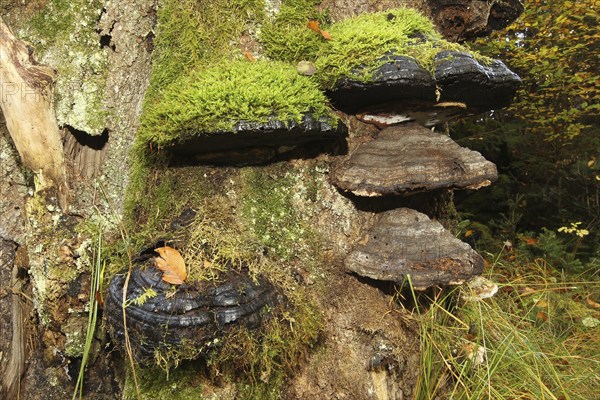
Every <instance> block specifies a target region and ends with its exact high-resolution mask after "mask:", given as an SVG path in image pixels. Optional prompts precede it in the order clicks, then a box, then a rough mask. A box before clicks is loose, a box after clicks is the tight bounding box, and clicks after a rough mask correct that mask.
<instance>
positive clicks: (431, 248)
mask: <svg viewBox="0 0 600 400" xmlns="http://www.w3.org/2000/svg"><path fill="white" fill-rule="evenodd" d="M376 218H377V220H376V222H375V223H374V225H373V226H372V227H371V229H369V230H367V231H366V232H365V233H364V235H363V237H362V239H360V240H359V241H358V243H357V244H356V245H355V247H354V249H353V250H352V251H351V252H350V254H349V255H348V256H347V257H346V259H345V260H344V264H345V267H346V269H347V270H348V271H351V272H354V273H356V274H358V275H360V276H364V277H367V278H371V279H376V280H383V281H392V282H398V283H401V282H403V281H405V279H406V278H407V277H408V276H409V275H410V281H411V283H412V285H413V287H414V288H415V289H417V290H422V289H426V288H428V287H431V286H435V285H456V284H460V283H463V282H464V281H465V280H467V279H469V278H471V277H472V276H474V275H479V274H481V272H483V259H482V258H481V256H480V255H479V254H477V253H476V252H475V251H474V250H473V249H471V247H470V246H469V245H468V244H466V243H463V242H461V241H460V240H458V239H456V238H455V237H454V236H453V235H452V234H451V233H450V232H448V231H447V230H446V229H444V227H443V226H442V225H441V224H440V223H439V222H436V221H432V220H430V219H429V218H428V217H427V216H426V215H425V214H421V213H419V212H417V211H415V210H411V209H408V208H398V209H395V210H391V211H387V212H384V213H381V214H379V215H377V216H376Z"/></svg>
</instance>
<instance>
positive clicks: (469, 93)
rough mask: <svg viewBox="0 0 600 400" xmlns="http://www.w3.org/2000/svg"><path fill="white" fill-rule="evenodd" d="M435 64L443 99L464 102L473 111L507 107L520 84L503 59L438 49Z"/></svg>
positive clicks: (437, 81) (436, 77) (437, 80)
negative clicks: (485, 58) (477, 58)
mask: <svg viewBox="0 0 600 400" xmlns="http://www.w3.org/2000/svg"><path fill="white" fill-rule="evenodd" d="M435 66H436V67H435V81H436V83H437V84H438V85H439V87H440V89H441V98H440V100H442V101H461V102H464V103H466V104H467V105H468V107H469V108H470V109H473V112H474V113H480V112H484V111H487V110H491V109H498V108H502V107H506V106H508V105H509V104H510V102H511V101H512V98H513V96H514V94H515V92H516V91H517V89H518V87H519V84H520V83H521V79H520V78H519V76H518V75H517V74H515V73H514V72H512V71H511V70H509V69H508V68H507V67H506V65H504V63H503V62H502V61H499V60H489V62H479V61H478V60H476V59H475V58H474V57H473V56H472V55H470V54H468V53H465V52H460V51H448V50H445V51H441V52H439V53H438V54H436V56H435Z"/></svg>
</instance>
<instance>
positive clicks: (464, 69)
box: [328, 50, 520, 115]
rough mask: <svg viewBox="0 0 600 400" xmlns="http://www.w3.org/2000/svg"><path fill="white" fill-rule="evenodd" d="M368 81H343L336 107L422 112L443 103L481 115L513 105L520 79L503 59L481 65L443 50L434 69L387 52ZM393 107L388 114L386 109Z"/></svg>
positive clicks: (337, 90)
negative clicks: (407, 106)
mask: <svg viewBox="0 0 600 400" xmlns="http://www.w3.org/2000/svg"><path fill="white" fill-rule="evenodd" d="M380 62H381V63H382V65H381V66H379V67H378V68H376V69H375V70H374V72H372V74H371V78H370V79H369V80H367V81H360V80H353V79H348V78H343V79H341V80H340V81H339V82H338V84H337V85H336V87H335V88H334V89H333V90H331V91H329V92H328V96H329V97H330V98H331V100H332V103H333V105H334V106H335V107H336V108H338V109H340V110H342V111H344V112H346V113H350V114H357V113H362V114H364V113H373V111H372V109H373V108H376V109H378V110H380V111H381V112H388V113H390V112H391V111H390V110H393V109H398V108H399V106H398V103H400V104H402V103H404V102H407V101H409V102H418V104H420V108H421V112H426V111H427V110H428V109H433V108H434V106H435V105H436V104H438V103H440V102H455V103H456V102H458V103H463V104H465V107H464V109H463V110H462V114H463V115H464V114H477V113H480V112H483V111H486V110H490V109H495V108H501V107H504V106H506V105H508V104H509V103H510V101H511V99H512V97H513V96H514V94H515V92H516V90H517V88H518V86H519V84H520V78H519V77H518V75H517V74H515V73H513V72H512V71H510V70H509V69H508V68H507V67H506V66H505V65H504V64H503V63H502V62H501V61H498V60H489V61H487V60H486V61H478V60H476V59H475V58H474V57H473V56H472V55H470V54H468V53H464V52H457V51H448V50H440V51H439V53H437V54H436V55H435V56H434V57H433V69H432V70H429V69H425V68H424V67H422V66H421V65H420V64H419V63H417V61H415V60H414V59H413V58H411V57H407V56H403V55H396V54H387V55H385V56H383V57H382V58H381V59H380ZM386 107H387V108H389V110H388V111H386V110H385V109H386Z"/></svg>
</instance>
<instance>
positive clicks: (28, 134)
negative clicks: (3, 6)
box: [0, 18, 68, 210]
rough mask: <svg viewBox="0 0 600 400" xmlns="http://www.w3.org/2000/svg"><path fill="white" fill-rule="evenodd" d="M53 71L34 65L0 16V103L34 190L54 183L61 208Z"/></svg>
mask: <svg viewBox="0 0 600 400" xmlns="http://www.w3.org/2000/svg"><path fill="white" fill-rule="evenodd" d="M53 82H54V71H53V70H52V69H51V68H49V67H46V66H42V65H38V64H37V63H36V61H35V60H34V59H33V54H32V51H30V47H28V46H27V44H26V43H25V42H23V41H21V40H18V39H17V38H16V37H15V36H14V35H13V34H12V32H11V31H10V29H9V28H8V26H6V24H5V23H4V21H3V20H2V19H1V18H0V106H1V107H2V112H3V114H4V118H5V120H6V127H7V128H8V132H9V134H10V136H11V138H12V140H13V142H14V144H15V147H16V149H17V151H18V152H19V156H20V157H21V161H22V163H23V165H25V166H26V167H28V168H30V169H31V170H32V171H33V172H34V173H35V175H36V177H37V179H36V191H41V190H44V189H48V188H50V187H53V186H54V187H57V189H58V198H59V201H60V204H61V207H62V208H63V210H65V209H66V208H67V204H68V200H67V195H68V186H67V179H66V170H65V159H64V155H63V147H62V141H61V137H60V131H59V128H58V124H57V122H56V117H55V115H54V107H53V104H52V103H53V98H52V84H53Z"/></svg>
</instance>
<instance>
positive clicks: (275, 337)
mask: <svg viewBox="0 0 600 400" xmlns="http://www.w3.org/2000/svg"><path fill="white" fill-rule="evenodd" d="M293 301H294V302H295V306H293V307H291V308H290V309H289V310H288V311H282V310H276V311H275V312H274V315H273V316H272V317H271V318H270V319H269V320H268V321H267V322H266V323H265V324H264V326H263V328H262V330H261V331H260V332H258V333H257V332H254V331H249V330H248V329H245V328H239V329H237V330H235V331H233V332H232V333H231V334H230V335H229V336H228V338H227V342H225V345H224V346H223V347H222V348H219V349H217V351H215V352H214V353H213V354H212V357H211V358H210V360H209V365H210V366H211V367H212V368H215V369H217V370H219V371H222V372H224V373H227V374H230V375H232V376H236V375H238V376H239V375H242V377H243V379H242V380H241V381H240V382H239V385H238V387H239V389H240V391H241V392H242V394H241V395H240V398H245V399H278V398H280V397H281V390H282V387H283V384H284V382H285V378H286V377H288V376H291V375H293V373H295V372H296V371H297V369H298V367H299V365H301V364H302V362H304V361H305V358H306V355H307V350H308V349H309V348H310V347H311V346H312V345H314V343H315V342H316V340H317V337H318V335H319V332H320V327H321V318H320V316H319V313H318V312H317V310H316V309H315V308H314V306H312V305H311V303H310V301H308V300H307V299H306V298H305V297H303V295H300V296H298V295H297V296H295V298H294V299H293Z"/></svg>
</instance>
